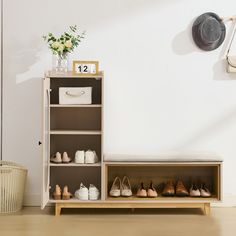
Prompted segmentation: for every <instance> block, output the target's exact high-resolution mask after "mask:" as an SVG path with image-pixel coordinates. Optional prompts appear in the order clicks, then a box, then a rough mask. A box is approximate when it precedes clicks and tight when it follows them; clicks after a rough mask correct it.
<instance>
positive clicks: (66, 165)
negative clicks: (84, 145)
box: [49, 162, 101, 167]
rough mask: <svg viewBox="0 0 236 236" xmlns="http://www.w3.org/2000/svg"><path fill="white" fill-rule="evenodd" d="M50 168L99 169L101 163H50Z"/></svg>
mask: <svg viewBox="0 0 236 236" xmlns="http://www.w3.org/2000/svg"><path fill="white" fill-rule="evenodd" d="M49 166H56V167H98V166H101V162H98V163H94V164H76V163H74V162H71V163H68V164H67V163H61V164H60V163H58V164H56V163H50V164H49Z"/></svg>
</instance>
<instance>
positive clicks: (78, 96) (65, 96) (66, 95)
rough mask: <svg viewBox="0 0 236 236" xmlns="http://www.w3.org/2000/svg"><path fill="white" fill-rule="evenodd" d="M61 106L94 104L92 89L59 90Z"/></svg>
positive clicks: (68, 88)
mask: <svg viewBox="0 0 236 236" xmlns="http://www.w3.org/2000/svg"><path fill="white" fill-rule="evenodd" d="M59 104H61V105H65V104H68V105H73V104H74V105H75V104H78V105H80V104H82V105H83V104H92V87H73V88H70V87H61V88H59Z"/></svg>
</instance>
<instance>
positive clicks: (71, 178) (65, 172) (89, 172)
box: [50, 166, 101, 196]
mask: <svg viewBox="0 0 236 236" xmlns="http://www.w3.org/2000/svg"><path fill="white" fill-rule="evenodd" d="M81 182H82V183H83V184H84V185H85V186H86V187H87V188H89V185H90V184H93V185H95V186H96V187H97V188H98V189H99V191H100V193H101V169H100V168H91V167H71V168H67V167H60V168H57V167H55V166H52V167H51V168H50V186H51V189H50V196H51V195H52V193H53V191H54V190H55V186H56V184H58V185H59V186H60V187H61V188H62V189H63V187H64V186H66V185H67V186H68V188H69V191H70V192H71V193H72V194H74V193H75V191H76V190H77V189H79V188H80V183H81Z"/></svg>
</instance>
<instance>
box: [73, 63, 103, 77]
mask: <svg viewBox="0 0 236 236" xmlns="http://www.w3.org/2000/svg"><path fill="white" fill-rule="evenodd" d="M72 73H73V75H75V76H76V75H86V76H94V75H98V73H99V62H98V61H73V70H72Z"/></svg>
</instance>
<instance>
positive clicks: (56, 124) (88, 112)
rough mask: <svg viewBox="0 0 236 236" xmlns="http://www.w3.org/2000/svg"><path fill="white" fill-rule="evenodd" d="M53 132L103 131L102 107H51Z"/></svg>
mask: <svg viewBox="0 0 236 236" xmlns="http://www.w3.org/2000/svg"><path fill="white" fill-rule="evenodd" d="M50 122H51V123H50V126H51V130H101V108H100V107H93V108H89V107H77V108H72V107H51V111H50Z"/></svg>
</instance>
